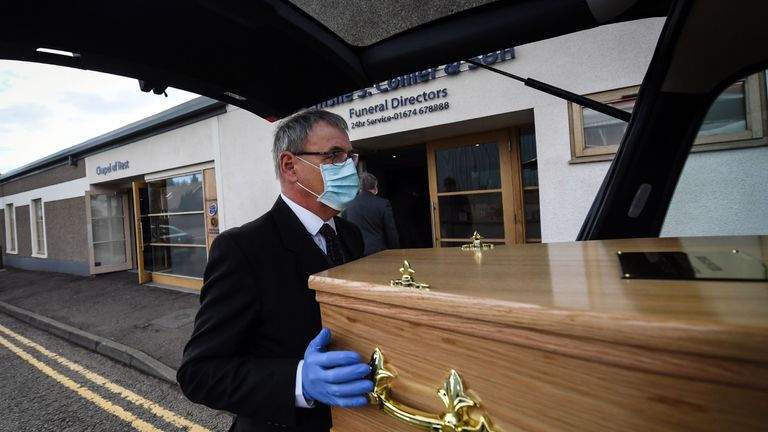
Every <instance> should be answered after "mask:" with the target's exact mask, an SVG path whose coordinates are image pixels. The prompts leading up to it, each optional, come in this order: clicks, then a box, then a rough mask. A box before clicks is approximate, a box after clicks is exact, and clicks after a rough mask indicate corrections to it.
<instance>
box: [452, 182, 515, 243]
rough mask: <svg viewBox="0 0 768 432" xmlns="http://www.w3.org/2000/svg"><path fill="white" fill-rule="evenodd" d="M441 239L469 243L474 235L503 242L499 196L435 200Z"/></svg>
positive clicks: (457, 197)
mask: <svg viewBox="0 0 768 432" xmlns="http://www.w3.org/2000/svg"><path fill="white" fill-rule="evenodd" d="M438 205H439V206H440V207H439V208H440V236H441V238H450V239H468V238H470V237H471V236H472V233H473V232H475V231H477V232H479V233H481V234H482V235H483V237H487V238H504V210H503V208H502V202H501V192H494V193H485V194H472V195H446V196H441V197H438Z"/></svg>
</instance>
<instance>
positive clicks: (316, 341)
mask: <svg viewBox="0 0 768 432" xmlns="http://www.w3.org/2000/svg"><path fill="white" fill-rule="evenodd" d="M273 153H274V161H275V168H276V170H277V174H278V177H279V179H280V188H281V194H280V197H279V198H277V201H276V202H275V205H274V206H273V207H272V209H271V210H270V211H268V212H267V213H266V214H264V215H263V216H261V217H260V218H258V219H256V220H255V221H252V222H250V223H247V224H245V225H243V226H242V227H239V228H233V229H230V230H227V231H225V232H223V233H222V234H221V235H219V236H218V238H217V239H216V241H214V243H213V245H212V246H211V251H210V256H209V260H208V265H207V266H206V269H205V284H204V286H203V289H202V292H201V295H200V303H201V305H200V310H199V311H198V313H197V317H196V318H195V328H194V331H193V334H192V337H191V339H190V341H189V342H188V343H187V346H186V347H185V348H184V357H183V360H182V364H181V367H180V368H179V371H178V374H177V379H178V381H179V385H180V386H181V388H182V390H183V392H184V394H185V395H186V396H187V397H188V398H189V399H190V400H192V401H193V402H197V403H202V404H204V405H207V406H209V407H211V408H214V409H219V410H226V411H229V412H232V413H235V414H237V418H236V419H235V422H234V423H233V424H232V428H231V429H230V430H232V431H278V430H279V431H313V432H314V431H328V430H329V429H330V427H331V417H330V408H329V405H337V406H345V407H354V406H362V405H365V404H366V403H367V400H366V398H365V394H366V393H367V392H369V391H371V390H372V389H373V383H372V382H371V381H370V380H368V379H365V377H366V376H367V375H368V374H369V373H370V367H369V366H368V365H367V364H365V363H363V362H362V359H361V357H360V355H359V354H358V353H355V352H351V351H327V348H326V346H327V344H328V342H329V341H330V331H329V330H328V329H322V331H321V322H320V308H319V306H318V304H317V303H316V301H315V293H314V291H312V290H310V289H309V288H308V286H307V279H308V277H309V275H311V274H313V273H317V272H320V271H323V270H325V269H328V268H330V267H333V266H334V265H338V264H340V263H342V262H344V261H350V260H354V259H357V258H360V257H361V256H362V254H363V241H362V237H361V234H360V231H359V230H358V229H357V227H355V226H354V225H353V224H351V223H349V222H347V221H345V220H343V219H341V218H338V217H336V215H337V214H338V212H339V211H341V210H343V208H344V207H345V205H346V204H348V203H349V201H351V200H352V199H353V197H354V196H355V193H356V191H357V172H356V169H355V165H356V164H357V153H356V152H354V151H353V150H352V145H351V143H350V142H349V137H348V136H347V124H346V122H345V121H344V119H343V118H341V117H339V116H337V115H336V114H332V113H329V112H327V111H320V110H309V111H304V112H300V113H298V114H296V115H294V116H293V117H291V118H289V119H287V120H285V121H284V122H282V123H281V124H280V126H279V127H278V129H277V131H276V133H275V142H274V148H273ZM350 189H351V190H350ZM318 333H319V334H318Z"/></svg>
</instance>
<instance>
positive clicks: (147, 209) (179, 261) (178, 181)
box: [140, 173, 207, 278]
mask: <svg viewBox="0 0 768 432" xmlns="http://www.w3.org/2000/svg"><path fill="white" fill-rule="evenodd" d="M140 206H141V211H142V228H143V231H142V236H143V238H144V243H145V245H147V246H148V247H145V248H144V265H145V268H146V269H148V270H150V271H152V272H156V273H164V274H170V275H179V276H188V277H198V278H201V277H203V271H204V270H205V265H206V262H207V256H206V247H205V244H206V230H205V214H204V212H203V209H204V195H203V176H202V173H194V174H188V175H182V176H178V177H173V178H168V179H163V180H158V181H153V182H149V183H148V184H147V192H146V195H145V196H143V197H141V202H140Z"/></svg>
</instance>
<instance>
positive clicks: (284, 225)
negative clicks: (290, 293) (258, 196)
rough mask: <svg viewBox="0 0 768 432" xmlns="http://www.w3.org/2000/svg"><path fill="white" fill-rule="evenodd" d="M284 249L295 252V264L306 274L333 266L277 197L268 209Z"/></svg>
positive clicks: (295, 217)
mask: <svg viewBox="0 0 768 432" xmlns="http://www.w3.org/2000/svg"><path fill="white" fill-rule="evenodd" d="M270 212H271V213H272V217H273V220H274V222H275V225H276V226H277V229H278V232H279V235H280V239H281V240H282V242H283V247H284V248H285V250H287V251H290V252H291V253H294V254H296V258H297V259H296V265H297V266H298V267H299V269H300V270H302V271H303V272H304V273H306V274H314V273H317V272H321V271H323V270H327V269H329V268H330V267H333V262H331V259H330V258H328V255H326V254H325V253H324V252H323V251H322V249H320V248H319V247H318V246H317V243H315V240H314V239H313V238H312V236H311V235H310V234H309V232H308V231H307V229H306V228H305V227H304V225H303V224H302V223H301V221H300V220H299V218H298V217H297V216H296V214H295V213H294V212H293V210H291V208H290V207H288V204H286V203H285V201H283V199H282V198H280V197H278V198H277V201H276V202H275V205H274V206H273V207H272V210H270Z"/></svg>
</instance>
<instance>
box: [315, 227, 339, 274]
mask: <svg viewBox="0 0 768 432" xmlns="http://www.w3.org/2000/svg"><path fill="white" fill-rule="evenodd" d="M320 234H322V235H323V237H325V250H326V251H327V254H328V257H329V258H330V259H331V261H333V263H334V264H335V265H341V264H344V256H343V254H342V252H341V243H340V242H339V238H338V237H337V236H336V231H334V230H333V228H331V226H330V225H328V224H323V226H322V227H320Z"/></svg>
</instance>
